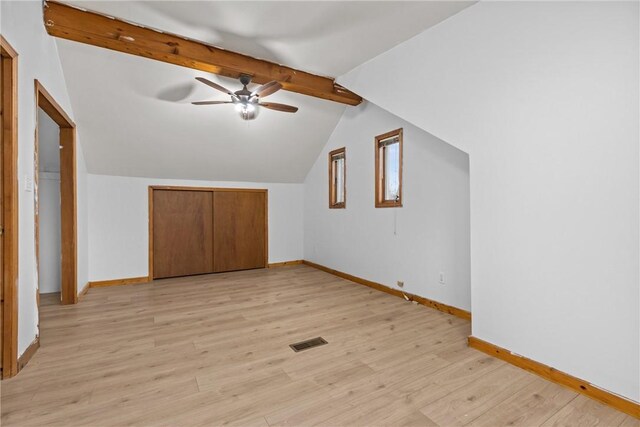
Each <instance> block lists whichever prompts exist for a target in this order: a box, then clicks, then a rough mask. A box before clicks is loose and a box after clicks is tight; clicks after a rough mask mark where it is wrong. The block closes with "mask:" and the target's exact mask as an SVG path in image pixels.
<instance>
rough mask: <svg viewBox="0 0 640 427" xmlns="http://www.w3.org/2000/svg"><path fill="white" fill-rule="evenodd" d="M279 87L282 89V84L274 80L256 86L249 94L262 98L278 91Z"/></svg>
mask: <svg viewBox="0 0 640 427" xmlns="http://www.w3.org/2000/svg"><path fill="white" fill-rule="evenodd" d="M280 89H282V85H281V84H280V83H278V82H277V81H275V80H274V81H271V82H269V83H265V84H263V85H262V86H260V87H258V88H256V90H254V91H253V92H251V96H258V97H260V98H264V97H265V96H269V95H271V94H273V93H275V92H277V91H279V90H280Z"/></svg>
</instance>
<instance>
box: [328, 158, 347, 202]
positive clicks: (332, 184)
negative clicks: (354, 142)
mask: <svg viewBox="0 0 640 427" xmlns="http://www.w3.org/2000/svg"><path fill="white" fill-rule="evenodd" d="M338 154H342V156H343V157H342V158H343V159H344V173H343V180H342V194H344V201H343V202H340V203H337V202H335V200H336V197H337V194H338V192H337V182H336V175H335V171H334V169H333V158H334V157H335V156H336V155H338ZM346 207H347V148H346V147H342V148H337V149H335V150H333V151H331V152H330V153H329V209H346Z"/></svg>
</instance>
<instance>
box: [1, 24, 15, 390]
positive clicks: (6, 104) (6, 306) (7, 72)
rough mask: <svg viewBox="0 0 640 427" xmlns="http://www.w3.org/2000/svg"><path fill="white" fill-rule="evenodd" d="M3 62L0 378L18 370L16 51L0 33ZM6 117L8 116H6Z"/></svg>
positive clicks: (7, 376)
mask: <svg viewBox="0 0 640 427" xmlns="http://www.w3.org/2000/svg"><path fill="white" fill-rule="evenodd" d="M0 66H2V71H3V72H2V80H3V81H2V82H1V83H0V84H2V85H3V90H2V99H1V100H0V101H1V102H2V117H3V120H2V148H1V150H2V152H1V153H0V156H1V157H2V159H1V160H0V161H2V174H3V177H2V189H1V191H2V218H3V224H2V225H3V227H4V230H3V239H2V245H3V247H2V287H3V292H2V295H3V299H4V300H3V302H2V304H3V307H2V316H3V319H2V331H1V332H0V333H2V355H1V357H2V378H9V377H12V376H14V375H16V374H17V373H18V53H17V52H16V51H15V50H14V49H13V48H12V47H11V45H10V44H9V43H8V42H7V40H6V39H5V38H4V37H3V36H1V35H0ZM7 117H8V120H6V118H7Z"/></svg>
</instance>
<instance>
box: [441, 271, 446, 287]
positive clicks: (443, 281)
mask: <svg viewBox="0 0 640 427" xmlns="http://www.w3.org/2000/svg"><path fill="white" fill-rule="evenodd" d="M440 283H442V284H443V285H444V284H445V280H444V271H441V272H440Z"/></svg>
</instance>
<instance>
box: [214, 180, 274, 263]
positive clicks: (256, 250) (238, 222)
mask: <svg viewBox="0 0 640 427" xmlns="http://www.w3.org/2000/svg"><path fill="white" fill-rule="evenodd" d="M266 197H267V195H266V193H265V192H252V191H216V192H214V194H213V234H214V236H215V238H214V243H213V254H214V263H213V264H214V269H215V271H216V272H220V271H233V270H246V269H251V268H264V267H266V218H267V212H266Z"/></svg>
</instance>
